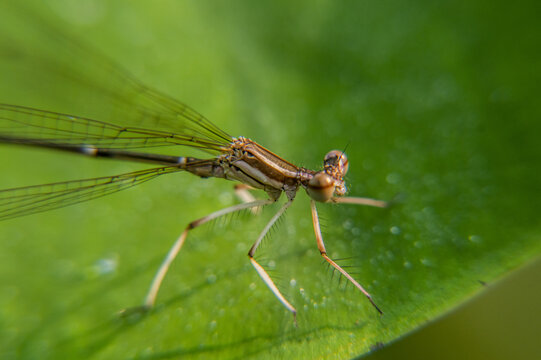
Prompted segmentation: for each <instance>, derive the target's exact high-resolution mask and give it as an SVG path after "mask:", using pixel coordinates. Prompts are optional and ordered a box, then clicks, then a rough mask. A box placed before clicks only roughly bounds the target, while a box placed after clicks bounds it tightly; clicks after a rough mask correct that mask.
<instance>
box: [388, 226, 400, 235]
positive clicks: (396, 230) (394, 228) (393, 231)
mask: <svg viewBox="0 0 541 360" xmlns="http://www.w3.org/2000/svg"><path fill="white" fill-rule="evenodd" d="M390 231H391V234H393V235H398V234H400V233H401V232H402V230H400V228H399V227H398V226H392V227H391V229H390Z"/></svg>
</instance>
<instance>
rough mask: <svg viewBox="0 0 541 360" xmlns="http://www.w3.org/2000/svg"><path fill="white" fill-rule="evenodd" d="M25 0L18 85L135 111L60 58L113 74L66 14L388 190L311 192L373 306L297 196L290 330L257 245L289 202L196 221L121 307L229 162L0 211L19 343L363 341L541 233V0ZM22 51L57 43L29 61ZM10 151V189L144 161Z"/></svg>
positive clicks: (37, 98) (246, 122) (519, 254)
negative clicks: (8, 214) (323, 251)
mask: <svg viewBox="0 0 541 360" xmlns="http://www.w3.org/2000/svg"><path fill="white" fill-rule="evenodd" d="M16 4H17V2H15V1H10V2H6V3H5V4H2V5H1V6H0V14H2V15H0V16H1V19H2V24H1V25H0V55H1V56H0V58H1V59H0V74H2V80H1V81H0V102H1V103H11V104H18V105H25V106H31V107H36V108H42V109H48V110H53V111H59V112H65V113H72V114H75V115H80V116H88V117H92V118H96V119H98V120H104V121H108V120H109V119H110V118H111V117H112V116H121V114H117V113H115V112H114V107H111V106H110V105H111V104H110V102H108V100H107V99H108V97H107V96H106V95H105V94H104V93H100V92H99V91H88V90H86V91H83V90H82V86H80V85H81V84H80V79H72V78H69V77H68V78H67V77H66V76H65V75H63V71H62V70H65V69H68V68H75V69H78V70H79V71H80V73H81V74H85V76H90V77H92V78H94V77H95V78H99V79H100V80H102V79H104V80H107V73H106V72H104V69H101V70H100V69H96V68H95V67H93V66H91V64H92V63H93V61H94V57H93V55H92V54H88V57H86V56H69V54H70V53H69V52H68V51H67V50H66V48H65V47H64V45H63V43H62V40H61V38H59V37H58V36H56V35H55V34H58V33H62V34H68V36H69V37H73V38H75V39H78V40H77V41H80V42H81V43H83V42H84V43H86V42H88V43H90V44H91V45H92V46H93V47H94V48H96V52H104V53H106V54H107V55H108V56H110V57H111V58H112V59H114V60H115V61H117V62H119V63H121V64H122V65H123V67H125V68H126V69H127V70H128V71H130V72H132V73H133V74H135V76H136V77H137V78H140V79H141V80H142V81H144V82H145V83H146V84H149V85H151V86H153V87H155V88H158V89H160V90H162V91H164V92H165V93H167V94H170V95H171V96H173V97H174V98H177V99H179V100H181V101H183V102H185V103H187V104H189V105H190V106H192V107H193V108H195V109H196V110H198V111H199V112H201V113H202V114H204V115H205V116H206V117H208V118H209V119H210V120H211V121H212V122H214V123H215V124H217V125H218V126H220V127H221V128H223V129H224V130H226V131H227V132H229V133H231V134H232V135H234V136H241V135H242V136H246V137H250V138H252V139H253V140H256V141H257V142H258V143H260V144H262V145H264V146H266V147H268V148H269V149H270V150H272V151H274V152H276V153H278V154H279V155H280V156H283V157H284V158H286V159H288V160H289V161H291V162H293V163H295V164H297V165H299V166H304V167H307V168H313V169H318V168H320V167H321V166H322V160H323V157H324V155H325V153H326V152H327V151H329V150H332V149H346V152H347V155H348V159H349V164H350V166H349V168H350V170H349V173H348V176H347V181H348V189H349V193H350V194H351V195H352V196H368V197H374V198H380V199H384V200H391V199H394V200H395V204H394V206H392V207H391V208H389V209H375V208H364V207H356V206H353V205H328V204H319V205H318V210H319V211H320V213H321V215H322V222H323V225H325V226H324V239H325V243H326V247H327V250H328V253H329V255H330V256H331V257H333V258H336V259H342V260H340V264H342V265H345V266H351V267H348V268H347V270H348V271H351V273H352V274H353V275H354V277H355V278H356V279H357V280H358V281H359V282H360V283H361V284H362V285H363V286H365V287H366V289H367V290H368V291H369V292H370V293H371V294H372V295H373V298H374V301H375V302H376V303H377V304H378V306H380V307H381V308H382V310H383V311H384V313H385V314H384V315H383V316H379V315H378V313H377V312H376V311H375V310H374V309H373V308H372V307H371V305H370V303H369V302H368V301H367V300H366V299H365V298H364V297H363V296H362V294H360V293H359V292H358V291H357V290H356V289H355V288H353V287H352V286H351V285H346V283H345V282H344V280H343V279H342V280H340V279H339V277H338V276H337V275H336V274H335V276H333V274H332V272H331V271H330V270H328V269H327V268H326V266H325V265H322V262H321V257H320V256H319V252H318V250H317V246H316V242H315V240H314V235H313V229H312V225H311V218H310V211H309V205H308V201H307V196H306V195H305V194H304V193H303V192H302V191H300V192H299V194H298V196H297V199H296V200H295V203H294V205H293V206H292V208H291V209H290V210H288V212H287V214H286V216H285V219H284V222H283V223H282V224H281V225H280V226H278V227H277V228H276V231H275V232H274V233H273V234H272V236H271V237H270V238H268V239H267V240H266V241H265V242H264V244H263V248H262V249H261V253H260V255H259V256H260V259H261V261H262V263H264V264H265V265H266V267H267V268H268V269H271V270H272V271H271V276H273V278H275V279H276V281H277V283H278V285H279V287H280V288H281V289H282V291H283V292H284V295H285V296H286V297H287V298H288V299H289V300H290V301H291V302H292V303H293V305H294V306H295V307H296V308H297V310H298V316H297V322H298V326H297V327H295V325H294V322H293V318H292V316H291V314H290V313H288V311H287V310H285V309H284V308H283V307H282V306H281V305H280V303H279V302H278V301H277V300H276V299H275V298H274V297H273V295H272V294H271V293H270V292H269V290H268V289H267V288H266V286H265V285H264V284H263V283H262V282H261V280H260V279H259V277H258V276H257V274H256V273H255V271H253V269H252V268H251V266H250V265H249V262H248V258H247V256H246V253H247V251H248V249H249V248H250V246H251V245H252V243H253V241H255V239H256V238H257V235H258V234H259V232H260V231H261V229H262V228H263V226H264V225H265V221H266V220H268V219H269V218H270V217H271V216H272V215H273V211H276V210H277V206H272V207H269V209H266V210H265V211H264V212H263V213H262V214H261V216H260V217H257V218H255V217H252V216H251V215H250V214H244V215H243V216H241V217H240V218H238V219H237V218H228V219H226V221H224V222H219V221H217V222H216V223H213V224H211V225H210V226H208V227H205V228H201V229H196V230H195V231H194V232H193V234H190V237H189V238H188V240H187V243H186V246H185V247H184V248H183V249H182V252H181V254H180V255H179V258H178V259H177V261H176V262H175V263H174V265H173V266H172V268H171V270H170V272H169V273H168V275H167V277H166V280H165V281H164V285H163V287H162V289H161V291H160V293H159V296H158V301H157V303H158V304H157V307H156V309H155V310H154V311H152V312H150V313H149V314H147V315H146V316H141V317H137V316H134V317H130V318H128V319H121V318H119V317H118V316H117V315H116V312H117V311H118V310H121V309H123V308H125V307H129V306H134V305H139V304H140V303H141V301H142V299H143V298H144V295H145V291H146V289H147V286H148V284H149V283H150V281H151V279H152V277H153V275H154V271H155V270H156V269H157V267H158V266H159V264H160V262H161V259H162V257H163V256H164V255H165V254H166V252H167V250H168V249H169V247H170V246H171V245H172V243H173V242H174V240H175V239H176V237H177V236H178V235H179V234H180V233H181V232H182V231H183V229H184V227H185V226H186V225H187V224H188V223H189V222H190V221H192V220H194V219H197V218H199V217H201V216H204V215H206V214H208V213H210V212H212V211H215V210H218V209H220V208H223V207H226V206H229V205H231V204H234V203H235V202H236V200H235V198H234V196H233V195H232V184H231V183H228V182H225V181H223V180H217V179H207V180H201V179H198V178H195V177H192V176H191V175H189V174H175V175H169V176H167V177H163V178H161V179H157V180H154V181H152V182H149V183H148V184H144V185H141V186H138V187H137V188H134V189H130V190H128V191H125V192H121V193H118V194H115V195H111V196H109V197H107V198H103V199H99V200H95V201H92V202H88V203H84V204H80V205H77V206H72V207H67V208H64V209H61V210H55V211H52V212H48V213H43V214H37V215H32V216H28V217H23V218H19V219H14V220H9V221H5V222H2V223H0V321H1V322H0V339H1V340H0V349H1V350H0V355H1V357H2V358H8V359H9V358H54V359H58V358H96V359H101V358H103V359H110V358H113V359H117V358H138V359H169V358H209V357H216V358H224V359H233V358H250V357H251V358H258V359H259V358H273V359H274V358H288V359H290V358H324V359H334V358H337V359H338V358H340V359H342V358H351V357H356V356H360V355H362V354H365V353H367V352H369V351H370V350H371V349H376V348H379V347H381V346H382V345H384V344H388V343H389V342H391V341H393V340H396V339H397V338H398V337H401V336H404V335H406V334H408V333H409V332H411V331H413V330H415V329H417V328H418V327H419V326H421V325H423V324H425V323H426V322H427V321H430V320H433V319H434V318H436V317H438V316H440V315H441V314H443V313H446V312H448V311H449V310H451V309H453V308H455V307H456V306H458V305H460V304H461V303H463V302H464V301H466V300H467V299H469V298H471V297H472V296H473V295H475V294H477V293H479V292H480V291H482V289H483V284H484V283H491V282H493V281H495V280H497V279H498V278H500V277H502V276H503V275H504V274H506V273H507V272H509V271H510V270H512V269H514V268H517V267H519V266H520V265H521V264H524V263H525V262H527V261H528V260H529V259H532V258H534V257H536V256H538V255H539V254H540V252H541V242H540V241H539V236H540V230H541V224H540V223H539V221H538V209H539V205H540V202H539V194H540V193H541V178H540V177H541V168H540V167H541V162H540V161H539V159H540V155H541V147H540V146H539V145H538V139H537V133H538V132H539V131H540V130H541V129H540V125H539V121H537V120H538V119H539V117H540V115H541V111H540V110H541V106H540V105H539V101H538V94H539V89H538V84H539V81H540V80H541V79H540V76H539V70H538V69H539V68H540V65H541V64H540V56H539V55H540V53H539V52H540V50H539V46H538V44H536V43H537V39H538V38H539V35H540V34H539V30H538V27H537V25H535V24H536V23H537V21H538V20H537V17H536V11H534V10H535V9H534V6H535V7H538V5H537V3H534V2H531V4H529V5H528V6H526V4H525V5H523V6H520V7H515V8H509V7H508V3H506V2H503V1H497V2H493V1H492V2H483V1H477V2H471V1H463V2H449V3H447V2H430V1H425V2H422V1H421V2H416V3H411V2H407V3H406V2H400V1H381V2H374V3H370V2H364V1H355V2H354V1H350V2H333V1H316V2H314V1H301V2H294V3H290V2H265V1H263V2H261V1H260V2H257V4H256V3H254V2H249V1H239V2H234V3H232V2H212V3H207V2H193V3H192V2H177V1H171V0H169V1H161V2H147V1H108V2H100V1H96V2H90V1H88V2H69V1H61V0H56V1H49V2H47V5H42V4H41V2H38V1H27V2H25V5H24V7H23V8H20V7H19V6H16ZM21 14H22V15H23V16H21ZM36 19H43V21H44V23H45V25H40V23H39V22H37V21H36ZM43 27H44V28H45V29H48V30H47V31H36V29H41V28H43ZM57 31H58V32H57ZM14 39H15V40H14ZM20 49H34V52H35V54H40V56H41V55H43V57H39V56H37V55H35V58H34V62H25V61H22V60H21V61H18V59H21V58H18V57H17V56H20V54H21V53H20V52H19V50H20ZM74 54H78V53H77V52H75V53H74ZM44 59H53V62H52V63H50V62H47V61H45V60H44ZM51 64H52V65H51ZM55 64H56V65H55ZM89 64H90V65H89ZM51 66H52V67H51ZM47 69H49V70H47ZM100 71H101V72H100ZM66 73H67V70H66ZM78 81H79V83H78ZM111 109H112V110H111ZM171 151H174V152H176V151H178V152H179V153H178V155H185V154H186V153H188V152H190V150H185V149H172V150H171ZM185 151H186V152H185ZM190 154H191V153H190ZM0 159H1V169H2V176H0V187H1V188H8V187H17V186H24V185H33V184H40V183H47V182H54V181H62V180H70V179H78V178H90V177H95V176H106V175H114V174H120V173H123V172H128V171H132V170H136V169H140V168H141V166H140V165H137V164H135V165H131V164H125V163H119V162H114V161H107V160H103V161H97V160H89V159H85V158H80V157H79V156H77V155H71V154H58V153H56V152H52V151H43V150H39V149H25V148H19V147H14V146H7V145H2V146H1V147H0ZM260 196H263V195H260Z"/></svg>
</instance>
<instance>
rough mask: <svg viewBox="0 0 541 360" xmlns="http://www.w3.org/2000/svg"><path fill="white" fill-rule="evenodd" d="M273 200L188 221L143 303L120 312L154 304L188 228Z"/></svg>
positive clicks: (136, 309)
mask: <svg viewBox="0 0 541 360" xmlns="http://www.w3.org/2000/svg"><path fill="white" fill-rule="evenodd" d="M274 201H275V200H272V199H266V200H256V201H252V202H249V203H244V204H238V205H234V206H230V207H227V208H225V209H222V210H218V211H215V212H213V213H211V214H209V215H207V216H204V217H202V218H200V219H197V220H195V221H192V222H191V223H189V224H188V226H186V229H184V231H183V232H182V234H181V235H180V236H179V237H178V239H177V240H176V241H175V243H174V244H173V246H172V247H171V249H170V250H169V252H168V253H167V255H166V257H165V259H164V260H163V262H162V264H161V265H160V267H159V269H158V271H157V272H156V275H154V279H153V280H152V283H151V284H150V288H149V290H148V293H147V295H146V297H145V302H144V303H143V305H142V306H140V307H136V308H133V309H127V310H123V311H122V312H121V313H122V314H128V313H131V312H144V311H146V310H150V309H151V308H152V307H153V306H154V303H155V302H156V296H157V295H158V291H159V290H160V286H161V284H162V281H163V279H164V277H165V274H167V271H168V270H169V267H170V266H171V263H172V262H173V260H174V259H175V257H176V256H177V254H178V253H179V251H180V249H181V248H182V245H183V244H184V241H185V240H186V237H187V236H188V232H189V231H190V230H192V229H195V228H196V227H198V226H201V225H203V224H204V223H207V222H209V221H211V220H214V219H216V218H219V217H220V216H224V215H226V214H230V213H233V212H236V211H240V210H244V209H251V208H253V207H260V206H265V205H268V204H271V203H273V202H274Z"/></svg>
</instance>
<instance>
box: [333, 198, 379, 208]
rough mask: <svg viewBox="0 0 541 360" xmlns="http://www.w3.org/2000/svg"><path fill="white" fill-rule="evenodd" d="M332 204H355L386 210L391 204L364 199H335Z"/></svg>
mask: <svg viewBox="0 0 541 360" xmlns="http://www.w3.org/2000/svg"><path fill="white" fill-rule="evenodd" d="M331 202H334V203H340V204H354V205H367V206H375V207H380V208H385V207H387V206H389V203H388V202H386V201H383V200H376V199H370V198H363V197H333V198H331Z"/></svg>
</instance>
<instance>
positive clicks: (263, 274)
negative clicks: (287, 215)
mask: <svg viewBox="0 0 541 360" xmlns="http://www.w3.org/2000/svg"><path fill="white" fill-rule="evenodd" d="M292 202H293V200H288V201H287V202H286V203H285V204H284V205H283V206H282V207H281V208H280V210H278V212H277V213H276V214H274V216H273V217H272V218H271V219H270V221H269V222H268V223H267V225H266V226H265V228H264V229H263V231H261V234H259V237H258V238H257V240H256V242H255V243H254V245H252V247H251V248H250V251H249V252H248V256H249V257H250V262H251V263H252V265H253V267H254V268H255V270H256V271H257V273H258V274H259V276H260V277H261V279H262V280H263V282H264V283H265V284H266V285H267V286H268V287H269V289H270V290H271V291H272V293H273V294H274V296H276V298H277V299H278V300H279V301H280V302H281V303H282V305H284V306H285V308H286V309H288V310H289V311H291V312H292V313H293V318H294V321H295V324H296V323H297V310H295V308H294V307H293V305H291V304H290V303H289V301H287V300H286V298H285V297H284V295H282V293H281V292H280V290H278V288H277V287H276V284H274V281H272V279H271V277H270V276H269V274H268V273H267V272H266V271H265V269H263V267H262V266H261V265H259V263H258V262H257V261H256V260H255V259H254V254H255V251H256V250H257V247H258V246H259V244H261V241H262V240H263V238H264V237H265V235H267V233H268V232H269V230H270V229H271V227H272V226H273V225H274V223H275V222H276V221H277V220H278V219H279V218H280V216H282V215H283V214H284V212H285V211H286V210H287V208H288V207H289V206H290V205H291V203H292Z"/></svg>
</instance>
